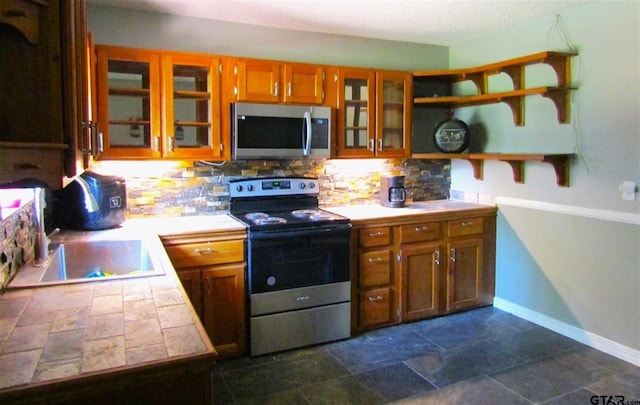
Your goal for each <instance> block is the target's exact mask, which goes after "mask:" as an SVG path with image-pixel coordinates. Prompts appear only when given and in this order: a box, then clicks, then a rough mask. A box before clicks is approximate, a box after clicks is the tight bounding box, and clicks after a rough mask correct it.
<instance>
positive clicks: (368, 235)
mask: <svg viewBox="0 0 640 405" xmlns="http://www.w3.org/2000/svg"><path fill="white" fill-rule="evenodd" d="M359 235H360V246H362V247H370V246H384V245H389V244H391V228H390V227H388V226H382V227H379V228H367V229H360V231H359Z"/></svg>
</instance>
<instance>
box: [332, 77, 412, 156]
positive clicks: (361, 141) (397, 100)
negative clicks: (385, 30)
mask: <svg viewBox="0 0 640 405" xmlns="http://www.w3.org/2000/svg"><path fill="white" fill-rule="evenodd" d="M411 86H412V76H411V74H410V73H405V72H396V71H373V70H368V69H339V72H338V134H337V138H338V151H337V155H338V157H360V158H367V157H383V158H384V157H408V156H410V155H411V147H410V139H411V104H410V103H411V101H412V100H411V98H412V89H411Z"/></svg>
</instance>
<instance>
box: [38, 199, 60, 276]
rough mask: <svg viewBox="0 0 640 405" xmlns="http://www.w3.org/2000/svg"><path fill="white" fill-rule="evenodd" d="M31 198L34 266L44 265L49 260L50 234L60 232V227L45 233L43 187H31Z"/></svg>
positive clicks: (45, 203)
mask: <svg viewBox="0 0 640 405" xmlns="http://www.w3.org/2000/svg"><path fill="white" fill-rule="evenodd" d="M33 199H34V205H35V207H34V208H35V225H36V240H35V245H36V246H35V261H34V264H35V265H36V266H45V265H46V264H48V262H49V243H50V242H51V239H50V238H51V236H52V235H53V234H55V233H57V232H60V228H56V229H54V230H53V231H52V232H51V234H49V235H47V232H46V230H45V227H44V209H45V207H46V206H47V202H46V200H45V189H44V188H42V187H36V188H34V189H33Z"/></svg>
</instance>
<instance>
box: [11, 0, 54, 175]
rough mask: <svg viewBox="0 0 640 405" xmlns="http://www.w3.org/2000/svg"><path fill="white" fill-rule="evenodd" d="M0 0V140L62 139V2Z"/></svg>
mask: <svg viewBox="0 0 640 405" xmlns="http://www.w3.org/2000/svg"><path fill="white" fill-rule="evenodd" d="M0 3H1V4H0V141H5V142H22V143H31V144H33V143H53V144H62V143H65V142H66V141H67V140H66V139H64V131H63V81H64V80H66V76H65V75H63V62H64V61H63V60H62V57H61V53H62V52H61V51H62V47H64V46H66V43H65V42H63V41H62V37H61V35H62V30H61V19H62V18H63V17H62V16H61V15H60V13H61V10H60V3H61V2H59V1H48V2H42V1H37V2H36V1H29V2H27V1H21V2H16V1H2V2H0ZM28 26H30V27H32V28H33V29H27V27H28ZM20 28H23V29H25V30H21V29H20ZM0 164H2V165H4V162H0ZM59 175H60V178H62V173H59Z"/></svg>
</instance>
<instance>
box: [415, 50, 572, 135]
mask: <svg viewBox="0 0 640 405" xmlns="http://www.w3.org/2000/svg"><path fill="white" fill-rule="evenodd" d="M575 55H576V54H575V53H569V52H540V53H536V54H533V55H528V56H523V57H520V58H515V59H509V60H506V61H502V62H498V63H492V64H489V65H483V66H478V67H473V68H467V69H451V70H431V71H422V72H414V74H413V76H414V78H420V77H427V78H429V77H430V78H449V80H450V81H451V82H460V81H465V80H471V81H472V82H473V83H474V84H475V85H476V88H477V91H478V94H477V95H469V96H445V97H416V98H414V100H413V102H414V103H415V104H429V105H432V106H434V107H445V108H454V107H468V106H474V105H482V104H493V103H501V102H502V103H506V104H507V105H508V106H509V107H510V108H511V111H512V112H513V121H514V123H515V125H517V126H522V125H524V99H525V96H529V95H533V94H540V95H542V96H543V97H547V98H549V99H550V100H551V101H553V103H554V104H555V106H556V110H557V111H558V122H560V123H563V124H565V123H568V122H570V116H569V111H570V108H569V107H570V102H569V96H570V90H572V88H570V86H569V82H570V81H571V57H573V56H575ZM537 63H544V64H547V65H549V66H551V68H552V69H553V70H554V71H555V73H556V77H557V86H548V87H536V88H531V89H525V88H524V85H525V69H524V68H525V66H527V65H532V64H537ZM500 73H506V74H507V75H508V76H509V77H510V78H511V81H512V82H513V90H512V91H506V92H499V93H490V92H489V76H492V75H497V74H500Z"/></svg>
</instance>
